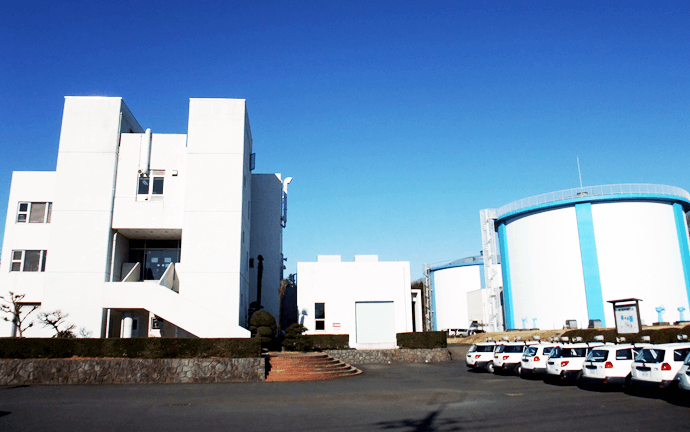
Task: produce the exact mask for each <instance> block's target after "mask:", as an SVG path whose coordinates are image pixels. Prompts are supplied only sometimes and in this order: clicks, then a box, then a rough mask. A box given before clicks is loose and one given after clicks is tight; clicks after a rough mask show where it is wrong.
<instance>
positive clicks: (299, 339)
mask: <svg viewBox="0 0 690 432" xmlns="http://www.w3.org/2000/svg"><path fill="white" fill-rule="evenodd" d="M305 331H307V328H306V327H305V326H303V325H302V324H290V326H289V327H288V328H287V329H285V337H284V338H283V348H285V349H286V350H287V351H302V352H306V351H313V349H314V345H313V341H312V340H311V339H309V338H308V337H307V336H306V335H304V334H302V333H304V332H305Z"/></svg>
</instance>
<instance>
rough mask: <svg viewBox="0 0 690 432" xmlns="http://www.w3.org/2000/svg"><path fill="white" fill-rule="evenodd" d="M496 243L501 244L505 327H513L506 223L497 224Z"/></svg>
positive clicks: (513, 316)
mask: <svg viewBox="0 0 690 432" xmlns="http://www.w3.org/2000/svg"><path fill="white" fill-rule="evenodd" d="M498 243H499V244H500V246H501V270H502V273H503V301H504V304H505V307H504V312H505V327H506V329H514V328H515V313H514V312H513V289H512V285H511V283H510V259H508V239H507V236H506V225H505V224H500V225H499V226H498Z"/></svg>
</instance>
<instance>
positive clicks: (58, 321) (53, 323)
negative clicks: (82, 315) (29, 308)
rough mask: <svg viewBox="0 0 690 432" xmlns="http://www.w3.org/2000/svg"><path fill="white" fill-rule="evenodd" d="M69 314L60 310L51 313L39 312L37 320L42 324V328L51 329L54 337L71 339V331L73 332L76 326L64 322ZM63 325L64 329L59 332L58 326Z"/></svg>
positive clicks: (72, 335)
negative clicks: (53, 331)
mask: <svg viewBox="0 0 690 432" xmlns="http://www.w3.org/2000/svg"><path fill="white" fill-rule="evenodd" d="M68 316H69V314H67V313H64V312H63V311H61V310H60V309H58V310H56V311H53V312H41V313H39V314H38V320H39V321H40V322H41V324H43V327H52V328H53V330H55V336H54V337H58V338H59V337H63V338H73V337H75V336H74V333H73V332H72V330H74V329H75V328H76V327H77V326H75V325H74V324H67V323H66V322H65V320H66V319H67V317H68ZM63 324H64V325H65V326H66V327H65V328H64V329H62V330H60V326H62V325H63Z"/></svg>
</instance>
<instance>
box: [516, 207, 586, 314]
mask: <svg viewBox="0 0 690 432" xmlns="http://www.w3.org/2000/svg"><path fill="white" fill-rule="evenodd" d="M506 232H507V238H508V254H509V259H510V279H511V284H512V297H513V313H514V327H513V328H522V319H523V318H527V325H528V326H529V327H531V325H532V324H531V323H532V319H533V318H537V325H538V326H539V327H540V328H562V326H563V325H564V324H565V320H566V319H575V320H577V321H578V322H579V323H580V325H582V324H583V323H584V324H585V325H586V324H587V320H588V316H587V307H586V300H585V292H584V278H583V274H582V259H581V256H580V242H579V236H578V230H577V220H576V215H575V208H574V207H566V208H561V209H553V210H550V211H543V212H539V213H534V214H530V215H527V216H524V217H521V218H518V219H516V220H513V221H510V222H508V224H507V226H506Z"/></svg>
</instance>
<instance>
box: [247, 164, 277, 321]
mask: <svg viewBox="0 0 690 432" xmlns="http://www.w3.org/2000/svg"><path fill="white" fill-rule="evenodd" d="M251 179H252V199H251V236H250V237H251V245H250V254H249V255H250V258H253V259H254V268H250V269H249V301H250V302H252V301H255V300H256V288H257V276H258V269H259V261H258V259H257V257H258V256H259V255H261V256H262V257H263V258H264V261H263V276H262V282H261V306H263V308H264V310H265V311H267V312H269V313H270V314H271V315H273V317H274V318H275V319H276V320H278V315H279V314H278V312H279V310H278V309H279V303H280V296H279V294H278V289H279V288H280V279H281V275H282V268H283V254H282V245H281V234H282V231H283V227H282V223H281V216H282V193H283V192H282V191H283V182H282V181H281V178H280V176H279V175H276V174H252V175H251ZM245 241H247V242H248V241H249V238H246V239H245Z"/></svg>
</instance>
